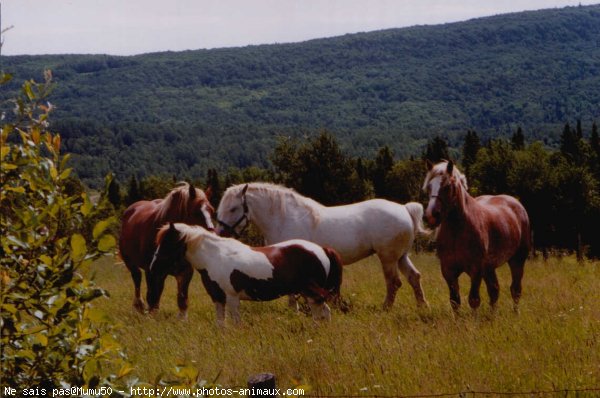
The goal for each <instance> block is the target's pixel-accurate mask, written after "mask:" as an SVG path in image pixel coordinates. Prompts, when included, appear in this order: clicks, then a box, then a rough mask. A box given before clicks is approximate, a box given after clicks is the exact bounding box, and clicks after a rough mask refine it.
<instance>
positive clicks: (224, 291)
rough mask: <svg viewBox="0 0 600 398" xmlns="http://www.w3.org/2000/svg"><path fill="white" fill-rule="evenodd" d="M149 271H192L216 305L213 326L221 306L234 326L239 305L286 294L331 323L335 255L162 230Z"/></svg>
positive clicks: (220, 319) (338, 270)
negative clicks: (298, 298) (304, 302)
mask: <svg viewBox="0 0 600 398" xmlns="http://www.w3.org/2000/svg"><path fill="white" fill-rule="evenodd" d="M156 245H157V246H158V247H157V249H156V253H155V255H154V259H153V260H152V264H150V270H151V271H152V273H156V274H157V275H161V274H162V273H165V272H167V271H168V269H169V268H168V267H170V266H171V264H179V266H180V267H182V268H189V266H190V265H191V266H192V267H193V268H195V269H196V270H198V272H199V273H200V275H201V276H202V283H203V284H204V287H205V288H206V291H207V293H208V294H209V296H210V297H211V299H212V300H213V302H214V303H215V309H216V311H217V325H218V326H223V325H224V322H225V306H227V308H228V309H229V312H230V314H231V316H232V318H233V320H234V322H235V323H238V322H239V321H240V314H239V306H240V299H241V300H254V301H267V300H273V299H276V298H277V297H281V296H282V295H285V294H301V295H303V296H305V297H306V299H307V301H308V303H309V304H310V307H311V312H312V315H313V318H314V319H315V320H320V319H325V320H329V319H330V318H331V312H330V310H329V307H328V306H327V304H326V303H325V300H326V299H327V298H329V297H330V296H332V297H335V296H339V291H340V284H341V283H342V264H341V259H340V257H339V255H338V254H337V253H336V252H335V251H334V250H333V249H329V248H323V247H321V246H319V245H317V244H315V243H312V242H308V241H305V240H300V239H294V240H290V241H286V242H281V243H278V244H276V245H272V246H266V247H250V246H247V245H245V244H243V243H242V242H240V241H238V240H235V239H230V238H223V237H220V236H218V235H216V234H213V233H210V232H208V231H207V230H205V229H203V228H201V227H197V226H196V227H194V226H189V225H186V224H181V223H177V224H173V223H170V225H165V226H164V227H162V228H161V229H160V232H159V233H158V236H157V242H156Z"/></svg>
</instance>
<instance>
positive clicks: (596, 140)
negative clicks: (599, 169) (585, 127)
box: [590, 122, 600, 159]
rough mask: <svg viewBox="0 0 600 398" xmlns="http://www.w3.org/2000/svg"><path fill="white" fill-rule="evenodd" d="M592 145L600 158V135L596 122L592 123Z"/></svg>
mask: <svg viewBox="0 0 600 398" xmlns="http://www.w3.org/2000/svg"><path fill="white" fill-rule="evenodd" d="M590 146H591V147H592V150H593V151H594V152H595V153H596V156H597V157H598V159H600V137H599V136H598V125H597V124H596V122H594V124H592V135H591V137H590Z"/></svg>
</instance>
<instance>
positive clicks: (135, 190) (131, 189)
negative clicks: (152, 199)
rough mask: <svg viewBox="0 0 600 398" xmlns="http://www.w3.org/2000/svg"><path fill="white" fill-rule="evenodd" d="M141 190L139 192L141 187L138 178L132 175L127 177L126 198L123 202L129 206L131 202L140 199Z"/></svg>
mask: <svg viewBox="0 0 600 398" xmlns="http://www.w3.org/2000/svg"><path fill="white" fill-rule="evenodd" d="M142 199H143V197H142V192H141V187H140V183H139V182H138V179H137V178H136V177H135V176H134V175H132V176H131V178H130V179H129V186H128V188H127V196H126V200H125V204H126V205H127V206H130V205H131V204H133V203H135V202H137V201H140V200H142Z"/></svg>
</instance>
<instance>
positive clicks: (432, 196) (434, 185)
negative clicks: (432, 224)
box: [425, 176, 442, 218]
mask: <svg viewBox="0 0 600 398" xmlns="http://www.w3.org/2000/svg"><path fill="white" fill-rule="evenodd" d="M441 185H442V176H437V177H434V178H432V179H431V180H430V181H429V184H428V185H427V187H428V189H429V202H428V203H427V209H426V210H425V217H427V218H430V217H431V211H432V209H433V206H434V205H435V201H436V200H437V197H438V195H439V193H440V187H441Z"/></svg>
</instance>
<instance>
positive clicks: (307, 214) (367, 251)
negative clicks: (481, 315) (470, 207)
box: [217, 182, 427, 309]
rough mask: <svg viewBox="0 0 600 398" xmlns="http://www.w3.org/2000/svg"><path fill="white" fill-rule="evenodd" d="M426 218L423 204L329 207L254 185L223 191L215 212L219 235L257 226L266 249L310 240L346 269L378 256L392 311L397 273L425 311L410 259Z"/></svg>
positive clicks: (372, 202)
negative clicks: (334, 253) (337, 258)
mask: <svg viewBox="0 0 600 398" xmlns="http://www.w3.org/2000/svg"><path fill="white" fill-rule="evenodd" d="M422 217H423V206H422V205H421V204H420V203H414V202H411V203H407V204H406V205H401V204H398V203H394V202H390V201H388V200H383V199H373V200H367V201H364V202H359V203H354V204H351V205H346V206H332V207H327V206H323V205H322V204H320V203H318V202H316V201H314V200H312V199H309V198H307V197H304V196H302V195H300V194H298V193H297V192H295V191H294V190H292V189H289V188H286V187H283V186H279V185H274V184H268V183H257V182H255V183H250V184H245V185H244V184H242V185H235V186H232V187H229V188H228V189H227V190H226V191H225V193H224V195H223V198H222V199H221V203H219V208H218V209H217V219H218V221H219V224H220V226H219V227H217V232H218V233H219V234H220V235H223V234H224V235H236V236H237V235H239V233H240V232H241V231H242V230H243V229H244V228H246V227H247V225H248V223H249V222H253V223H254V224H255V225H256V226H257V227H258V228H259V229H260V230H261V232H262V234H263V236H264V237H265V240H266V243H268V244H273V243H277V242H282V241H285V240H287V239H294V238H299V239H306V240H308V241H312V242H315V243H317V244H319V245H322V246H328V247H331V248H333V249H335V250H336V251H337V252H338V253H339V254H340V256H341V257H342V261H343V263H344V264H351V263H354V262H356V261H358V260H361V259H363V258H365V257H367V256H370V255H372V254H375V253H376V254H377V256H378V257H379V260H380V261H381V265H382V267H383V274H384V277H385V281H386V285H387V295H386V298H385V301H384V303H383V307H384V309H389V308H390V307H391V306H392V305H393V303H394V299H395V297H396V291H397V290H398V288H399V287H400V286H401V285H402V282H401V281H400V278H399V275H398V268H399V269H400V271H401V272H402V273H403V274H404V275H405V276H406V278H407V279H408V281H409V283H410V285H411V286H412V288H413V290H414V294H415V298H416V300H417V305H419V306H427V301H426V300H425V295H424V293H423V289H422V287H421V274H420V273H419V271H418V270H417V269H416V268H415V266H414V265H413V264H412V262H411V261H410V259H409V258H408V251H409V250H410V248H411V247H412V244H413V241H414V238H415V235H416V234H417V233H427V231H426V230H425V229H424V228H423V224H422V221H421V220H422ZM292 304H294V301H293V299H292V298H290V305H292Z"/></svg>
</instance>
